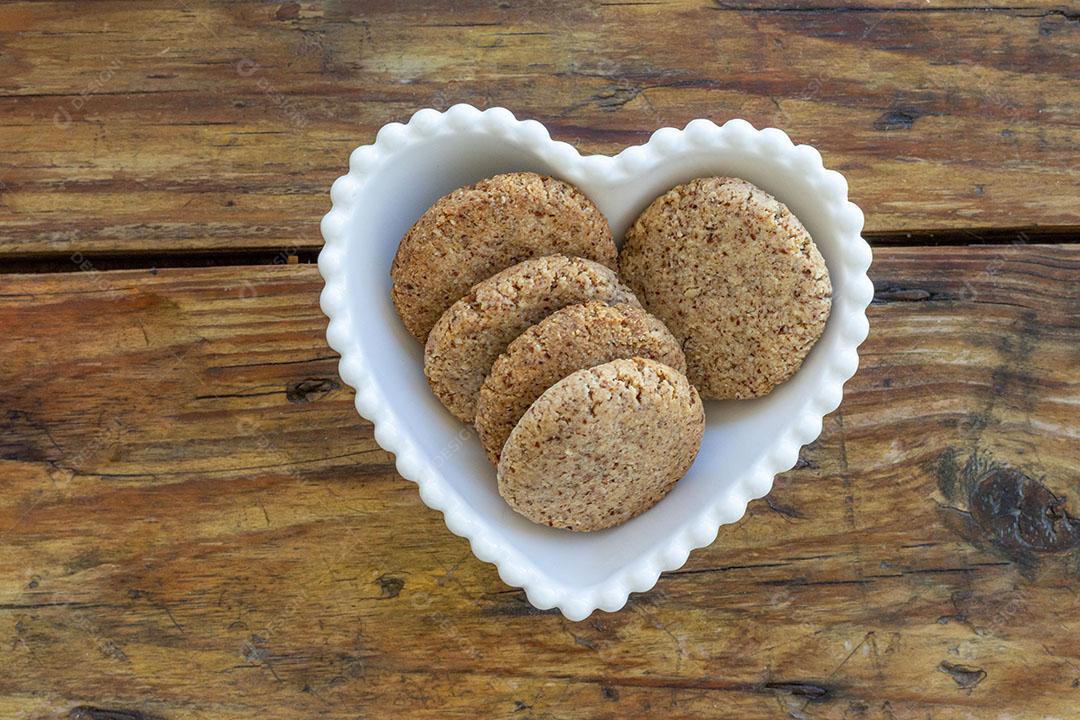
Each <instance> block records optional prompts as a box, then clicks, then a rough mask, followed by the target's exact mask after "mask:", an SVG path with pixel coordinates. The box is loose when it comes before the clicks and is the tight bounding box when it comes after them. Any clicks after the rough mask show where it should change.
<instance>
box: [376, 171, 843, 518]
mask: <svg viewBox="0 0 1080 720" xmlns="http://www.w3.org/2000/svg"><path fill="white" fill-rule="evenodd" d="M616 269H618V272H617V270H616ZM391 278H392V280H393V289H392V297H393V301H394V304H395V306H396V307H397V310H398V313H399V315H400V316H401V319H402V322H403V323H404V324H405V327H406V328H407V329H408V330H409V332H410V333H411V334H412V335H413V336H414V337H416V339H417V340H419V341H420V342H423V343H425V349H424V373H425V375H426V376H427V378H428V381H429V383H430V384H431V388H432V390H433V391H434V393H435V395H436V396H437V397H438V398H439V400H440V401H442V403H443V405H445V406H446V408H447V409H448V410H449V411H450V412H451V413H453V414H454V415H455V416H456V417H458V418H459V419H460V420H462V421H463V422H466V423H471V424H472V425H474V427H475V428H476V432H477V434H478V435H479V437H480V441H481V443H482V444H483V447H484V451H485V452H486V453H487V456H488V458H489V459H490V460H491V462H492V463H493V464H494V465H495V466H496V468H497V477H498V487H499V493H500V494H501V495H502V497H503V498H504V499H505V500H506V501H507V502H508V503H509V504H510V506H511V507H512V508H513V509H514V510H516V511H517V512H519V513H520V514H522V515H524V516H525V517H527V518H529V519H530V520H532V521H534V522H537V523H542V524H544V525H549V526H552V527H558V528H565V529H568V530H575V531H589V530H600V529H603V528H607V527H612V526H614V525H618V524H620V523H623V522H626V521H627V520H629V519H630V518H632V517H634V516H636V515H638V514H640V513H642V512H644V511H645V510H647V509H648V508H650V507H652V506H653V505H654V504H656V503H657V502H658V501H659V500H660V499H661V498H662V497H663V496H664V495H665V494H667V492H668V491H669V490H671V488H672V487H673V486H674V484H675V483H676V482H677V481H678V480H679V479H680V478H681V477H682V476H683V475H684V474H685V473H686V471H687V470H688V469H689V467H690V465H691V463H692V462H693V460H694V457H695V456H696V455H697V452H698V450H699V448H700V446H701V439H702V436H703V433H704V427H705V414H704V409H703V407H702V402H701V397H705V398H717V399H733V398H752V397H759V396H761V395H765V394H767V393H768V392H770V391H771V390H772V389H773V388H774V387H776V386H777V385H778V384H780V383H782V382H784V381H785V380H787V379H788V378H789V377H791V376H792V375H793V374H794V373H795V371H796V370H798V368H799V367H800V365H801V364H802V361H803V359H804V358H805V357H806V355H807V353H808V352H809V351H810V348H811V347H812V346H813V344H814V343H815V342H816V341H817V338H818V337H819V336H820V335H821V332H822V331H823V330H824V326H825V321H826V319H827V318H828V313H829V305H830V300H831V285H830V282H829V276H828V272H827V270H826V268H825V263H824V261H823V260H822V258H821V255H820V253H819V252H818V250H817V248H816V247H815V246H814V243H813V241H812V240H811V238H810V235H809V234H808V233H807V231H806V229H805V228H803V226H802V224H801V223H800V222H799V221H798V219H797V218H796V217H795V216H794V215H792V214H791V212H790V211H789V210H788V209H787V207H785V206H784V205H783V204H782V203H780V202H778V201H777V200H776V199H775V198H773V197H772V196H771V195H768V194H767V193H765V192H764V191H762V190H760V189H759V188H757V187H755V186H753V185H751V184H750V183H748V182H746V181H743V180H739V179H736V178H700V179H697V180H693V181H691V182H689V183H687V184H685V185H680V186H679V187H676V188H674V189H672V190H671V191H669V192H668V193H666V194H664V195H663V196H661V197H659V198H657V199H656V200H655V201H654V202H653V203H652V204H651V205H650V206H649V207H648V208H647V209H646V210H645V211H644V212H643V213H642V214H641V215H640V216H639V217H638V219H637V220H636V221H635V222H634V223H633V225H632V226H631V227H630V229H629V230H628V231H627V233H626V236H625V239H624V242H623V247H622V251H621V253H620V252H619V251H617V249H616V245H615V242H614V239H613V238H612V235H611V230H610V228H609V226H608V223H607V220H606V219H605V218H604V216H603V214H602V213H601V212H600V210H599V209H598V208H597V207H596V206H595V205H594V204H593V203H592V201H590V200H589V199H588V198H587V197H586V196H585V195H584V194H583V193H581V192H580V191H579V190H578V189H577V188H574V187H572V186H571V185H568V184H567V183H564V182H562V181H559V180H555V179H553V178H549V177H543V176H540V175H537V174H535V173H524V172H523V173H509V174H505V175H497V176H495V177H492V178H490V179H487V180H484V181H481V182H479V183H477V184H475V185H472V186H469V187H466V188H461V189H459V190H455V191H454V192H452V193H450V194H449V195H447V196H445V197H443V198H441V199H440V200H438V201H437V202H436V203H435V205H433V206H432V207H431V208H430V209H429V210H428V211H427V212H425V213H424V215H423V216H422V217H421V218H420V219H419V220H418V221H417V222H416V224H415V225H413V227H412V228H411V229H410V230H409V232H408V233H407V234H406V235H405V237H404V238H403V239H402V241H401V244H400V246H399V248H398V251H397V255H396V256H395V258H394V263H393V266H392V268H391Z"/></svg>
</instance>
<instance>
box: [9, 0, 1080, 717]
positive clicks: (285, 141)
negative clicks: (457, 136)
mask: <svg viewBox="0 0 1080 720" xmlns="http://www.w3.org/2000/svg"><path fill="white" fill-rule="evenodd" d="M1078 17H1080V16H1078V12H1077V8H1076V6H1075V5H1073V6H1071V7H1069V6H1067V5H1063V4H1060V3H1058V2H1044V1H1043V0H1031V1H1027V0H1021V1H1020V2H1017V1H1016V0H1010V1H1009V2H1005V1H1004V0H977V1H976V2H975V3H974V4H973V3H972V2H971V0H932V1H929V0H928V1H924V0H890V2H885V1H884V0H856V2H849V1H848V0H845V1H844V2H840V0H807V1H800V2H792V3H778V2H766V3H744V2H742V0H731V1H728V0H720V1H719V2H715V3H713V4H710V3H709V2H707V0H695V1H693V2H690V1H686V2H683V1H681V0H680V1H673V2H666V1H664V0H658V1H645V0H642V1H641V2H635V1H633V0H631V1H628V2H605V3H601V4H598V5H592V4H584V3H577V2H569V1H568V0H560V1H559V2H556V3H546V4H536V5H533V6H528V5H524V4H522V3H520V2H518V1H517V0H506V1H501V0H462V1H461V2H455V3H453V4H452V5H436V4H432V5H431V6H430V7H427V6H424V5H421V4H418V3H407V4H401V3H397V2H391V1H389V0H383V1H381V2H370V3H367V2H355V3H333V4H331V5H327V6H323V5H318V4H311V3H303V4H298V3H284V4H272V5H267V4H261V3H260V4H256V3H228V4H227V3H210V2H203V1H202V0H199V2H196V1H195V0H177V1H176V2H162V3H157V4H154V3H147V2H136V3H124V2H101V3H97V2H95V3H73V2H25V3H13V4H5V5H3V6H2V7H0V273H2V274H0V337H2V342H0V451H2V452H0V717H4V718H8V717H15V718H53V717H65V718H73V719H78V720H148V719H150V718H161V719H169V720H173V719H180V718H208V719H209V718H214V719H216V718H247V717H261V718H262V717H265V718H271V717H272V718H305V717H326V718H380V717H395V718H424V717H449V716H452V717H465V718H494V717H498V718H502V717H507V718H530V717H535V718H549V717H550V718H586V717H590V718H591V717H609V718H631V717H635V718H636V717H665V718H698V717H709V718H717V717H738V718H774V717H775V718H779V717H790V718H895V719H897V720H906V719H908V718H911V719H915V718H919V719H920V720H921V719H924V718H937V719H938V720H943V719H946V718H980V719H981V718H1006V717H1008V718H1014V719H1027V718H1049V717H1056V718H1078V717H1080V613H1078V610H1080V595H1078V593H1080V521H1077V520H1075V519H1074V517H1075V516H1078V515H1080V510H1077V505H1076V502H1077V498H1078V497H1080V472H1078V450H1080V443H1078V439H1080V417H1078V404H1080V291H1078V285H1080V251H1078V246H1077V245H1076V242H1077V240H1078V239H1080V146H1078V142H1080V114H1078V112H1080V21H1078ZM457 101H466V102H470V103H473V104H476V105H480V106H489V105H505V106H508V107H510V108H512V109H513V110H515V112H517V113H518V114H519V115H520V116H525V117H534V118H537V119H539V120H541V121H543V122H545V123H547V125H548V126H549V127H550V128H551V129H552V131H553V134H554V135H555V136H556V137H557V138H559V139H563V140H567V141H569V142H572V143H574V144H576V145H577V146H578V147H579V148H581V149H582V150H584V151H588V152H611V151H614V150H617V149H618V148H620V147H622V146H624V145H626V144H631V143H638V142H641V141H643V140H645V139H646V138H647V137H648V135H649V133H650V132H651V130H652V129H654V128H655V127H658V126H662V125H674V126H681V125H683V124H684V123H685V122H687V121H688V120H690V119H692V118H695V117H699V116H704V117H711V118H714V119H717V120H720V121H722V120H724V119H727V118H729V117H736V116H738V117H743V118H746V119H747V120H749V121H750V122H752V123H754V124H755V125H758V126H765V125H776V126H779V127H782V128H784V129H786V130H787V131H788V132H789V133H790V134H791V136H792V137H793V138H794V139H795V140H796V141H801V142H809V143H812V144H814V145H816V146H817V147H818V148H820V149H821V151H822V153H823V154H824V156H825V160H826V163H827V164H828V165H830V166H831V167H835V168H837V169H839V170H841V171H842V172H844V173H845V174H846V175H847V177H848V179H849V181H850V185H851V196H852V199H853V200H854V201H855V202H857V203H858V204H859V205H860V206H861V207H862V208H863V209H864V210H865V212H866V220H867V232H866V236H867V238H868V239H869V240H870V241H871V243H872V244H873V245H874V247H875V261H874V266H873V268H872V270H871V272H872V275H873V278H874V281H875V283H876V287H877V295H876V299H875V302H874V304H873V306H872V307H871V308H870V320H871V326H872V330H871V333H870V337H869V339H868V340H867V342H866V344H865V345H864V346H863V350H862V367H861V369H860V370H859V373H858V374H857V375H856V376H855V378H854V379H853V380H852V381H851V382H850V383H849V384H848V386H847V393H846V397H845V399H844V402H843V405H842V406H841V407H840V409H839V410H838V411H836V412H834V413H833V414H832V415H830V416H829V417H828V418H827V419H826V421H825V429H824V432H823V433H822V435H821V438H820V439H819V440H818V441H817V442H815V443H814V444H812V445H810V446H808V447H807V448H805V449H804V450H803V453H802V457H801V460H800V462H799V464H798V466H797V467H796V468H795V469H794V470H793V471H792V472H789V473H786V474H784V475H782V476H780V477H778V478H777V480H776V485H775V489H774V491H773V492H772V493H771V494H770V495H769V497H768V498H766V499H765V500H763V501H758V502H755V503H753V504H752V505H751V506H750V509H749V511H748V512H747V514H746V517H745V518H743V520H742V521H741V522H739V523H738V524H736V525H733V526H728V527H724V528H722V529H721V532H720V535H719V537H718V538H717V540H716V542H715V543H713V544H712V546H710V547H709V548H707V549H704V550H701V551H698V552H695V553H694V554H693V555H692V556H691V558H690V560H689V562H688V563H687V564H686V566H685V567H684V568H682V569H681V570H678V571H675V572H671V573H666V574H665V575H664V576H663V577H662V578H661V580H660V582H659V584H658V585H657V586H656V588H655V589H654V590H653V591H651V592H649V593H646V594H644V595H640V596H634V597H633V598H632V599H631V600H630V602H629V604H628V605H627V606H626V608H625V609H623V610H622V611H620V612H618V613H614V614H605V613H598V614H596V615H594V616H593V617H592V618H591V619H590V620H588V621H585V622H581V623H572V622H569V621H567V620H565V619H563V618H562V617H561V616H560V615H558V614H555V613H551V612H538V611H536V610H534V609H532V608H531V607H530V606H529V605H528V603H527V602H526V601H525V599H524V597H523V595H522V593H521V592H520V591H519V590H516V589H513V588H509V587H507V586H505V585H503V584H502V583H501V582H500V581H499V579H498V577H497V575H496V572H495V570H494V569H493V568H492V567H491V566H489V565H486V564H484V563H481V562H479V561H478V560H476V559H475V558H473V557H472V555H471V554H470V552H469V548H468V547H467V544H466V542H465V541H463V540H461V539H460V538H457V537H455V536H454V535H452V534H450V533H449V532H448V531H447V530H446V529H445V527H444V526H443V523H442V519H441V517H439V515H438V514H436V513H435V512H432V511H430V510H428V509H427V508H425V507H424V506H423V505H422V504H421V502H420V499H419V498H418V496H417V492H416V489H415V487H414V486H413V485H411V484H410V483H407V482H405V481H403V480H402V479H401V478H400V477H399V476H398V475H396V474H395V472H394V466H393V462H392V457H390V456H389V455H388V454H387V453H385V452H384V451H382V450H381V449H380V448H379V447H378V446H377V445H376V443H375V442H374V440H373V439H372V433H371V426H370V425H369V424H367V423H366V422H364V421H363V420H361V419H360V418H359V417H358V416H357V414H356V413H355V411H354V410H353V407H352V393H351V392H350V391H349V390H348V389H347V388H345V387H342V385H341V382H340V380H339V378H338V377H337V374H336V363H337V359H336V356H335V354H334V353H333V352H331V351H330V350H329V349H328V348H327V346H326V344H325V342H324V339H323V331H324V325H325V321H324V318H323V317H322V315H321V314H320V312H319V309H318V307H317V298H318V293H319V290H320V287H321V283H320V280H319V277H318V274H317V272H316V270H315V267H314V266H313V265H312V264H311V263H312V261H313V259H314V257H315V255H316V253H317V251H318V248H319V245H320V237H319V233H318V221H319V218H320V216H321V215H322V214H323V213H324V212H325V211H326V209H327V207H328V202H329V201H328V196H327V189H328V187H329V185H330V183H331V181H332V180H333V179H334V178H335V177H336V176H337V175H339V174H340V173H341V172H342V171H343V169H344V168H345V166H346V161H347V156H348V153H349V151H350V150H351V149H352V148H353V147H354V146H356V145H358V144H362V143H365V142H369V141H370V140H371V139H372V137H373V135H374V132H375V130H376V129H377V128H378V127H379V126H381V125H382V124H384V123H386V122H389V121H392V120H402V119H405V118H407V117H408V116H409V115H410V114H411V113H412V112H413V111H414V110H415V109H417V108H419V107H423V106H434V107H438V108H444V107H446V106H448V105H450V104H452V103H453V102H457Z"/></svg>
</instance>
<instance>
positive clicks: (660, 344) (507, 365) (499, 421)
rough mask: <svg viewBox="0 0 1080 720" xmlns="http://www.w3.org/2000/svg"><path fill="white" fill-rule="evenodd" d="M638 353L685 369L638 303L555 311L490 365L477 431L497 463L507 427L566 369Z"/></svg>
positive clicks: (672, 343)
mask: <svg viewBox="0 0 1080 720" xmlns="http://www.w3.org/2000/svg"><path fill="white" fill-rule="evenodd" d="M629 357H643V358H648V359H650V360H657V361H659V362H662V363H664V364H665V365H670V366H671V367H673V368H675V369H676V370H678V371H679V372H682V373H685V372H686V358H685V357H683V353H682V350H680V349H679V342H678V341H677V340H676V339H675V338H674V337H673V336H672V334H671V333H670V332H669V331H668V329H667V328H666V327H664V324H663V323H662V322H660V321H659V320H658V319H656V318H655V317H653V316H652V315H650V314H649V313H647V312H645V311H644V310H642V309H641V308H639V307H634V306H632V305H607V304H605V303H602V302H588V303H584V304H582V305H570V306H569V307H564V308H563V309H562V310H558V311H556V312H554V313H552V314H551V315H548V316H547V317H546V318H544V319H543V320H541V321H540V322H538V323H537V324H536V325H533V326H532V327H531V328H529V329H528V330H526V331H525V332H523V333H522V334H521V335H519V336H518V337H517V339H516V340H514V341H513V342H512V343H510V345H509V346H508V347H507V348H506V352H504V353H503V354H502V355H500V356H499V358H498V359H497V360H496V361H495V364H494V365H492V367H491V372H490V373H489V374H488V376H487V379H486V380H485V381H484V384H483V386H482V387H481V388H480V396H479V398H478V400H477V404H476V421H475V423H476V432H477V434H478V435H479V436H480V442H481V443H482V444H483V446H484V452H486V453H487V456H488V458H489V459H490V460H491V462H492V463H495V464H498V462H499V453H500V452H501V451H502V446H503V443H504V442H506V438H508V437H509V436H510V432H511V431H512V430H513V429H514V426H515V425H517V422H518V420H520V419H521V416H522V415H523V414H524V413H525V411H526V410H528V409H529V406H530V405H532V404H533V401H534V400H536V398H538V397H540V395H541V394H543V392H544V391H545V390H547V389H548V388H549V387H551V386H552V385H554V384H555V383H557V382H558V381H559V380H562V379H563V378H564V377H566V376H567V375H569V374H570V373H572V372H574V371H576V370H581V369H583V368H590V367H594V366H596V365H600V364H602V363H606V362H609V361H611V360H617V359H619V358H629Z"/></svg>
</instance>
